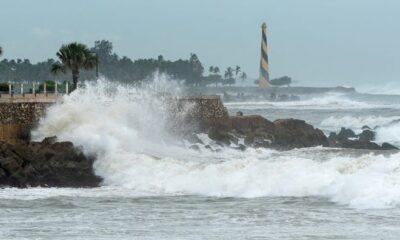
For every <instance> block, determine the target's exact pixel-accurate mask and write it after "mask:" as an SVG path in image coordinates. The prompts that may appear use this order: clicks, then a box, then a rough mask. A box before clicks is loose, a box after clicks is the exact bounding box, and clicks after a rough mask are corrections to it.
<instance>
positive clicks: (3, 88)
mask: <svg viewBox="0 0 400 240" xmlns="http://www.w3.org/2000/svg"><path fill="white" fill-rule="evenodd" d="M11 89H14V86H13V85H11ZM8 91H9V89H8V83H0V92H8Z"/></svg>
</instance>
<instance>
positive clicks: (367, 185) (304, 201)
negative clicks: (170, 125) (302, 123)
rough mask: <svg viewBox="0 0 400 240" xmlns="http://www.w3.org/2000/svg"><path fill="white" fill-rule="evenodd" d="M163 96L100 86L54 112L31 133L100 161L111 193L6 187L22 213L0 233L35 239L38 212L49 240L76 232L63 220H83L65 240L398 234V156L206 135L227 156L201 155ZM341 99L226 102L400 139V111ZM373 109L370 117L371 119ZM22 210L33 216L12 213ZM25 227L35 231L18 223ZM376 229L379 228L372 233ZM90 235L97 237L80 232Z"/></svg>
mask: <svg viewBox="0 0 400 240" xmlns="http://www.w3.org/2000/svg"><path fill="white" fill-rule="evenodd" d="M157 88H161V89H162V88H163V85H162V84H160V85H158V86H157ZM110 89H112V91H110ZM154 90H155V89H154V88H150V90H149V89H147V90H136V89H133V88H129V87H122V86H115V85H113V84H110V83H108V82H107V81H99V82H97V83H96V84H88V85H86V86H85V88H82V89H80V90H79V91H76V92H74V93H73V94H71V95H70V96H67V97H65V98H64V99H63V101H62V103H61V102H60V103H59V104H56V105H54V106H53V107H51V108H50V109H49V111H48V114H47V116H46V117H45V118H43V119H42V120H41V122H40V126H39V127H38V129H36V130H35V131H34V132H33V136H34V137H35V138H36V139H37V140H40V139H42V138H43V137H46V136H53V135H57V136H58V138H59V139H60V140H63V141H64V140H66V141H73V142H74V143H75V144H76V145H80V146H83V149H84V151H85V152H86V153H88V154H96V155H97V160H96V162H95V165H94V168H95V172H96V174H98V175H100V176H101V177H103V179H104V181H103V183H102V187H99V188H94V189H57V188H52V189H44V188H31V189H22V190H21V189H2V190H0V206H2V209H4V211H6V212H7V213H13V215H12V216H13V217H12V218H11V219H12V220H11V221H10V220H6V219H7V218H6V215H4V213H5V212H3V214H0V224H3V225H4V226H7V227H6V228H5V229H6V231H4V232H3V235H1V234H0V236H3V238H4V237H7V239H19V238H23V237H27V238H29V236H32V235H29V234H28V232H35V233H37V227H38V225H37V223H36V222H35V221H38V219H36V218H34V217H33V216H37V217H38V218H39V219H42V221H43V222H45V223H46V224H48V225H49V226H50V230H49V232H48V234H47V233H46V232H45V233H43V235H42V236H51V233H53V234H54V232H57V230H56V229H60V228H61V229H64V227H66V224H67V222H65V221H63V218H60V217H59V214H63V215H64V216H65V217H66V219H68V222H70V223H71V225H73V226H71V229H72V230H71V232H68V231H66V230H65V231H64V230H63V231H61V232H59V233H60V234H61V235H62V236H63V237H61V238H62V239H63V238H68V236H74V237H77V236H80V237H81V239H98V238H99V236H100V235H101V234H100V233H103V236H105V238H106V239H109V238H111V237H113V238H115V237H118V239H131V238H132V237H133V236H136V237H139V238H140V239H167V238H173V239H198V238H216V237H217V236H218V237H217V238H220V239H232V238H234V239H238V238H239V239H243V238H247V237H251V238H257V237H259V238H260V237H262V238H263V237H268V238H269V239H283V238H284V236H286V235H285V234H289V236H292V237H290V238H289V239H293V238H296V237H297V238H302V237H303V238H304V236H312V237H314V238H316V239H344V238H349V237H350V236H352V237H351V239H377V238H382V237H385V239H396V236H400V228H399V226H398V221H399V220H400V218H399V216H400V214H399V213H400V170H399V169H400V153H397V152H387V153H384V154H383V153H380V152H370V151H362V150H344V149H325V148H322V147H315V148H309V149H294V150H291V151H286V152H278V151H275V150H269V149H252V148H248V149H246V150H245V151H239V150H235V149H232V148H227V147H225V148H222V147H218V146H217V145H213V142H212V141H211V140H210V139H208V138H207V137H206V135H201V136H200V138H202V139H203V141H205V142H206V143H207V144H210V145H211V146H212V147H213V148H214V149H218V151H211V150H209V149H207V148H205V147H204V146H203V145H199V147H200V151H196V150H192V149H189V146H190V144H188V143H187V142H182V141H181V140H180V139H177V138H176V137H174V136H173V135H171V134H169V131H168V129H166V128H167V127H166V122H165V121H166V118H165V116H166V112H165V111H166V107H165V102H164V101H163V99H162V98H158V97H155V96H156V95H159V94H155V92H154ZM342 97H343V96H339V97H338V96H337V95H335V96H332V95H328V96H325V97H322V99H320V101H318V100H317V98H311V99H310V100H304V101H301V102H297V103H268V104H271V106H272V107H268V105H266V103H234V104H227V106H228V108H229V109H230V110H231V111H236V109H240V108H242V107H243V108H244V111H245V113H259V114H262V115H264V116H265V117H267V118H269V119H271V115H272V114H274V115H275V116H276V118H279V117H281V116H285V115H288V114H293V115H295V116H296V117H297V116H302V117H303V119H306V120H307V121H309V122H311V123H313V124H315V125H317V126H318V127H321V128H323V129H325V130H329V129H336V128H339V127H341V126H344V127H349V128H353V129H354V130H357V129H358V128H360V127H361V126H362V125H369V126H371V127H374V126H375V125H376V126H385V127H381V128H378V130H377V132H378V139H379V140H381V139H387V138H390V139H391V140H393V141H398V139H400V137H399V136H400V135H399V134H400V132H399V133H397V132H396V131H394V130H395V129H400V127H399V125H398V124H397V123H395V122H394V123H393V122H392V121H393V120H396V119H398V116H397V115H396V114H395V112H392V110H387V109H388V108H389V107H388V106H389V105H390V103H388V104H385V103H382V102H379V103H371V102H368V101H362V100H360V99H356V100H353V99H351V97H348V96H346V99H345V100H344V101H342V100H339V99H342ZM334 98H335V99H336V100H334ZM316 102H319V103H318V104H316ZM346 104H349V105H348V108H346ZM315 105H317V106H315ZM260 106H261V107H260ZM356 106H358V107H356ZM382 106H385V107H382ZM246 107H247V108H246ZM358 108H360V109H361V110H360V111H358V110H357V109H358ZM296 110H297V111H296ZM300 110H301V111H300ZM246 111H248V112H246ZM368 111H370V112H371V114H370V115H368V114H363V113H365V112H368ZM334 113H336V114H334ZM360 125H361V126H360ZM14 204H18V206H22V207H23V209H25V210H23V211H21V210H18V209H14V207H15V205H14ZM0 211H1V210H0ZM54 212H56V213H58V215H57V214H53V213H54ZM0 213H2V212H0ZM76 214H77V215H76ZM23 219H25V220H23ZM26 219H31V220H32V221H28V220H26ZM35 219H36V220H35ZM107 219H109V220H107ZM64 220H65V219H64ZM21 221H22V222H24V225H23V226H26V227H25V228H23V227H22V229H21V228H19V227H16V226H15V225H12V224H11V223H16V222H21ZM128 222H131V224H127V223H128ZM78 223H80V225H79V224H78ZM317 225H319V226H320V228H319V230H317V229H316V228H315V226H317ZM372 225H373V226H375V229H374V232H373V233H371V232H368V231H370V227H369V226H372ZM196 226H197V228H196ZM82 227H83V228H82ZM386 227H387V228H386ZM23 229H25V230H26V229H28V230H26V232H24V231H23ZM35 229H36V230H35ZM84 229H95V230H93V231H91V230H89V231H87V234H86V235H85V234H83V235H79V234H80V233H81V232H82V231H85V230H84ZM25 233H26V235H24V234H25ZM368 233H369V234H368ZM68 234H70V235H68Z"/></svg>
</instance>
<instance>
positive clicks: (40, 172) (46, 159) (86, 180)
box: [0, 138, 101, 187]
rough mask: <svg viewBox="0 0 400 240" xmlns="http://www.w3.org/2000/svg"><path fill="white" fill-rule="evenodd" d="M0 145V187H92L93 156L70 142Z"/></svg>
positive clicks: (95, 181) (95, 179)
mask: <svg viewBox="0 0 400 240" xmlns="http://www.w3.org/2000/svg"><path fill="white" fill-rule="evenodd" d="M53 140H55V139H54V138H51V139H45V140H44V141H43V142H31V143H27V142H22V141H21V142H16V143H14V144H9V143H5V142H0V186H3V187H7V186H8V187H27V186H43V187H95V186H98V185H99V183H100V182H101V178H100V177H98V176H96V175H95V174H94V171H93V167H92V165H93V162H94V158H93V157H87V156H85V155H84V154H83V153H82V151H81V150H79V149H78V148H76V147H74V145H73V144H72V143H71V142H58V143H52V141H53Z"/></svg>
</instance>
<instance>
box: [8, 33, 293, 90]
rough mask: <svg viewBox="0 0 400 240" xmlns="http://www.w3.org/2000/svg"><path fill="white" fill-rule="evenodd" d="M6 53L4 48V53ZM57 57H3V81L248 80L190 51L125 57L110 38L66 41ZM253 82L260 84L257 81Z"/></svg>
mask: <svg viewBox="0 0 400 240" xmlns="http://www.w3.org/2000/svg"><path fill="white" fill-rule="evenodd" d="M2 52H3V49H2V48H0V55H1V54H2ZM56 56H57V58H58V59H54V58H49V59H47V60H45V61H40V62H37V63H31V61H30V60H29V59H20V58H18V59H2V60H1V61H0V83H10V82H11V83H21V82H44V81H49V80H51V81H58V82H66V81H68V82H69V81H71V79H72V82H73V85H76V83H77V82H78V79H84V80H90V79H96V78H97V77H98V76H99V75H101V76H104V77H105V78H106V79H108V80H110V81H116V82H121V83H129V84H133V85H139V86H140V85H142V84H144V83H147V82H149V81H151V80H152V78H153V75H154V73H156V72H157V73H159V74H165V75H166V76H168V79H170V80H171V81H175V82H177V83H178V84H179V85H182V86H186V87H205V86H209V87H210V86H214V87H218V86H234V85H243V84H244V83H245V82H246V80H247V79H248V76H247V74H246V72H245V71H243V69H242V68H241V67H240V66H237V65H236V66H233V67H231V66H229V67H227V68H226V69H221V68H220V67H218V66H209V67H208V68H206V67H205V66H204V65H203V63H202V62H201V61H200V59H199V57H198V56H197V55H196V54H195V53H190V56H189V58H188V59H178V60H166V59H164V57H163V56H162V55H159V56H158V57H157V58H156V59H155V58H138V59H134V60H132V59H131V58H129V57H127V56H122V57H121V56H119V55H118V54H117V53H115V52H114V50H113V44H112V42H110V41H107V40H99V41H95V42H94V46H93V47H88V46H86V45H85V44H81V43H77V42H72V43H69V44H64V45H62V46H61V48H60V49H59V51H58V52H57V53H56ZM94 69H95V70H94ZM68 70H70V71H68ZM59 73H64V74H59ZM55 74H57V75H55ZM253 82H254V84H256V85H258V82H257V80H254V81H253ZM270 83H271V85H272V86H276V87H280V86H288V87H289V86H290V84H291V83H292V79H291V78H290V77H288V76H283V77H280V78H276V79H271V81H270Z"/></svg>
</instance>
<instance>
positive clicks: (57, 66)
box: [51, 42, 97, 89]
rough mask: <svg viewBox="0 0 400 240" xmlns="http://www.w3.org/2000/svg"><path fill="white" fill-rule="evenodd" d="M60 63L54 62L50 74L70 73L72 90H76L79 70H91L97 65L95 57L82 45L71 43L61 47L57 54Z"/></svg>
mask: <svg viewBox="0 0 400 240" xmlns="http://www.w3.org/2000/svg"><path fill="white" fill-rule="evenodd" d="M56 55H57V57H58V58H59V60H60V62H56V63H54V64H53V65H52V67H51V72H52V73H54V74H57V73H60V72H62V73H66V72H67V70H71V72H72V82H73V88H74V89H76V87H77V85H78V80H79V70H80V69H82V68H83V69H85V70H90V69H93V68H94V67H95V66H96V64H97V57H96V56H95V55H94V54H93V53H92V52H91V51H90V50H89V49H88V47H87V46H86V45H84V44H82V43H77V42H73V43H70V44H67V45H62V46H61V48H60V50H59V51H58V52H57V54H56Z"/></svg>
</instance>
